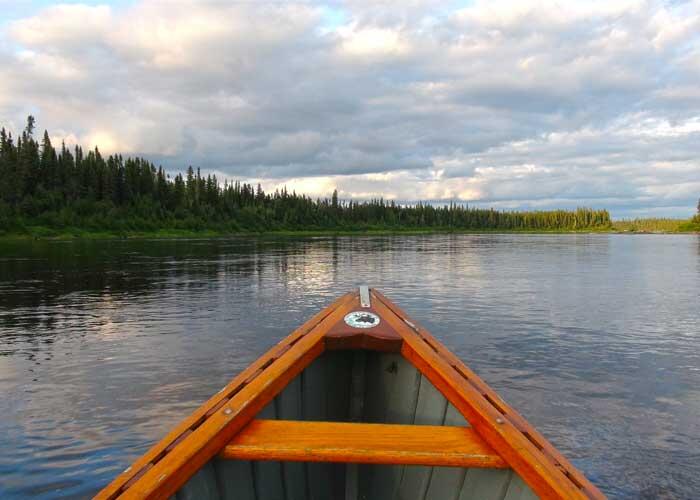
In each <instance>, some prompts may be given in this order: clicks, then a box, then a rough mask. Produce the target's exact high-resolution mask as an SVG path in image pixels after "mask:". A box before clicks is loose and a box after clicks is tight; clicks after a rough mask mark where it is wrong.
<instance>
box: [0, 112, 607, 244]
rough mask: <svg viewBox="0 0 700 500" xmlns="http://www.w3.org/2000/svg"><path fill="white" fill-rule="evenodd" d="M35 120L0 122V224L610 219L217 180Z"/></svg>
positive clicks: (289, 226) (98, 226)
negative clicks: (354, 197)
mask: <svg viewBox="0 0 700 500" xmlns="http://www.w3.org/2000/svg"><path fill="white" fill-rule="evenodd" d="M34 130H35V120H34V118H33V117H32V116H29V117H28V119H27V125H26V128H25V129H24V130H23V131H22V133H21V135H19V136H18V137H17V138H16V139H15V138H13V137H12V134H11V133H9V132H8V131H6V130H5V128H2V130H0V230H4V231H5V232H12V231H21V230H23V229H24V228H26V227H29V226H46V227H50V228H52V229H62V228H82V229H86V230H109V231H151V230H158V229H186V230H202V229H212V230H218V231H228V232H239V231H275V230H291V231H294V230H348V231H352V230H367V229H398V230H400V229H423V228H425V229H455V230H576V229H591V228H606V227H610V225H611V220H610V215H609V213H608V212H607V210H593V209H589V208H579V209H576V210H548V211H520V212H515V211H496V210H493V209H491V210H489V209H481V208H473V207H469V206H465V205H460V204H455V203H450V204H445V205H442V206H437V205H434V204H431V203H416V204H398V203H395V202H394V201H386V200H383V199H374V200H369V201H345V200H340V199H338V193H337V191H335V192H334V193H333V195H332V197H331V198H326V199H312V198H311V197H308V196H306V195H304V194H298V193H295V192H292V193H290V192H288V191H287V189H286V188H284V189H281V190H276V191H275V192H274V193H266V192H264V191H263V189H262V188H261V187H260V185H258V186H257V187H254V186H252V185H251V184H247V183H241V182H228V181H226V182H224V183H223V184H222V183H220V182H219V180H218V179H217V178H216V176H215V175H206V177H205V176H203V175H202V174H201V173H200V170H199V169H197V170H196V171H195V170H194V169H193V168H192V167H191V166H190V167H189V168H188V169H187V171H186V172H185V173H184V174H183V173H178V174H176V175H174V177H172V176H171V175H169V174H168V173H166V172H165V170H164V169H163V168H162V167H160V166H159V167H156V166H155V165H154V164H153V163H151V162H149V161H148V160H146V159H143V158H131V157H126V158H125V157H123V156H122V155H120V154H114V155H109V156H108V157H106V158H105V157H104V156H103V155H102V154H100V151H99V149H98V148H97V147H95V149H94V150H89V151H87V152H86V151H84V150H83V149H82V148H81V147H80V146H75V147H73V148H68V147H66V145H65V143H62V144H61V145H60V146H59V147H55V146H54V145H53V144H52V143H51V139H50V137H49V134H48V133H47V132H46V131H45V132H44V134H43V137H42V139H41V140H40V141H39V140H37V139H35V137H34Z"/></svg>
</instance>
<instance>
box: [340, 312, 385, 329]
mask: <svg viewBox="0 0 700 500" xmlns="http://www.w3.org/2000/svg"><path fill="white" fill-rule="evenodd" d="M379 321H380V320H379V316H377V315H376V314H374V313H371V312H364V311H353V312H351V313H350V314H346V315H345V324H346V325H348V326H351V327H353V328H372V327H373V326H377V325H378V324H379Z"/></svg>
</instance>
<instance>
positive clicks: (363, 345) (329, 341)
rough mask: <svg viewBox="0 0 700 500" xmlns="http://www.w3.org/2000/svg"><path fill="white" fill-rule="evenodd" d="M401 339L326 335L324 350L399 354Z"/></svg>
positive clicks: (356, 334) (355, 333)
mask: <svg viewBox="0 0 700 500" xmlns="http://www.w3.org/2000/svg"><path fill="white" fill-rule="evenodd" d="M402 344H403V339H402V338H401V337H399V336H383V335H371V334H369V335H368V334H367V333H365V332H353V333H350V334H341V335H335V334H333V333H328V334H326V349H328V350H329V351H340V350H364V351H381V352H401V345H402Z"/></svg>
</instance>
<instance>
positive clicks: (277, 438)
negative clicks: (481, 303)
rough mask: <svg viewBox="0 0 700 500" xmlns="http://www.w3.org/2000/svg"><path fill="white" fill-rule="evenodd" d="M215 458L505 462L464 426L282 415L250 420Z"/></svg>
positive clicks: (441, 463)
mask: <svg viewBox="0 0 700 500" xmlns="http://www.w3.org/2000/svg"><path fill="white" fill-rule="evenodd" d="M219 458H226V459H236V460H280V461H299V462H341V463H365V464H407V465H435V466H449V467H480V468H486V467H487V468H499V469H502V468H507V467H508V464H506V462H505V461H504V460H503V459H502V458H501V457H500V455H498V454H497V453H496V452H494V451H493V449H492V448H491V447H490V446H489V445H487V444H486V443H485V442H484V440H483V439H481V438H480V437H479V435H478V434H476V432H474V430H473V429H471V428H469V427H451V426H434V425H393V424H359V423H346V422H307V421H288V420H253V421H252V422H250V423H249V424H248V425H247V426H246V427H245V428H244V429H243V430H241V432H239V433H238V434H237V435H236V436H235V437H234V438H233V439H232V440H231V442H230V443H229V444H228V445H226V447H225V448H224V449H223V450H222V451H221V453H220V454H219Z"/></svg>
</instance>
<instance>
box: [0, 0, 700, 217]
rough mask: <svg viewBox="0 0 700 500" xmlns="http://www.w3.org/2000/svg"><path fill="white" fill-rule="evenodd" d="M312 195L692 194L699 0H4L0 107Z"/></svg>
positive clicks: (690, 203)
mask: <svg viewBox="0 0 700 500" xmlns="http://www.w3.org/2000/svg"><path fill="white" fill-rule="evenodd" d="M28 114H33V115H35V116H36V118H37V124H38V127H39V129H40V130H41V131H43V130H44V129H48V130H49V133H50V134H51V137H52V139H53V140H54V141H58V142H60V141H61V140H65V141H66V143H67V144H75V143H79V144H82V145H83V146H84V147H85V148H92V147H94V146H98V147H99V148H100V151H101V152H102V153H112V152H121V153H123V154H125V155H126V154H128V155H141V156H145V157H147V158H149V159H151V160H152V161H154V162H155V163H156V164H160V165H163V166H164V167H165V168H166V169H167V170H168V171H169V172H173V173H174V172H177V171H182V170H185V169H186V168H187V166H188V165H193V166H194V167H195V168H196V167H200V168H201V169H202V172H204V173H215V174H216V175H217V177H218V178H219V180H222V181H223V180H224V179H237V180H244V181H251V182H255V183H257V182H260V183H261V184H262V185H263V187H264V188H266V189H272V190H274V189H275V188H280V187H282V186H287V188H288V189H289V190H290V191H291V190H296V191H297V192H304V193H307V194H309V195H312V196H314V197H316V196H320V197H324V196H329V195H330V193H331V192H332V191H333V189H336V188H337V189H338V191H339V195H340V197H341V198H343V199H351V198H354V199H368V198H375V197H380V196H381V197H384V198H385V199H393V200H396V201H400V202H408V203H410V202H415V201H417V200H427V201H432V202H438V203H440V202H451V201H454V202H460V203H468V204H470V205H474V206H483V207H494V208H498V209H508V210H510V209H538V210H539V209H549V208H574V207H577V206H588V207H593V208H608V209H609V210H610V211H611V213H612V215H613V216H614V217H616V218H623V217H637V216H672V217H687V216H689V215H691V214H692V213H693V212H694V211H695V206H696V205H697V201H698V198H700V0H695V1H671V2H658V1H640V0H615V1H610V0H606V1H596V0H593V1H580V2H566V1H557V2H552V1H548V0H526V1H508V2H503V1H499V0H495V1H480V0H477V1H474V2H470V1H459V2H457V1H453V2H449V1H448V2H446V1H442V2H435V1H430V0H428V1H424V2H421V1H416V0H404V1H402V2H381V1H364V0H348V1H338V2H331V3H325V4H320V3H316V2H313V1H308V2H295V3H292V2H275V3H265V2H228V1H226V2H225V1H220V0H217V1H207V0H197V1H194V0H167V1H166V0H119V1H108V2H97V1H87V2H63V3H56V2H49V1H46V0H41V1H31V0H12V1H8V0H0V125H2V126H5V127H6V128H9V129H11V130H14V131H17V130H21V129H22V128H23V126H24V122H25V120H26V116H27V115H28Z"/></svg>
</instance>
